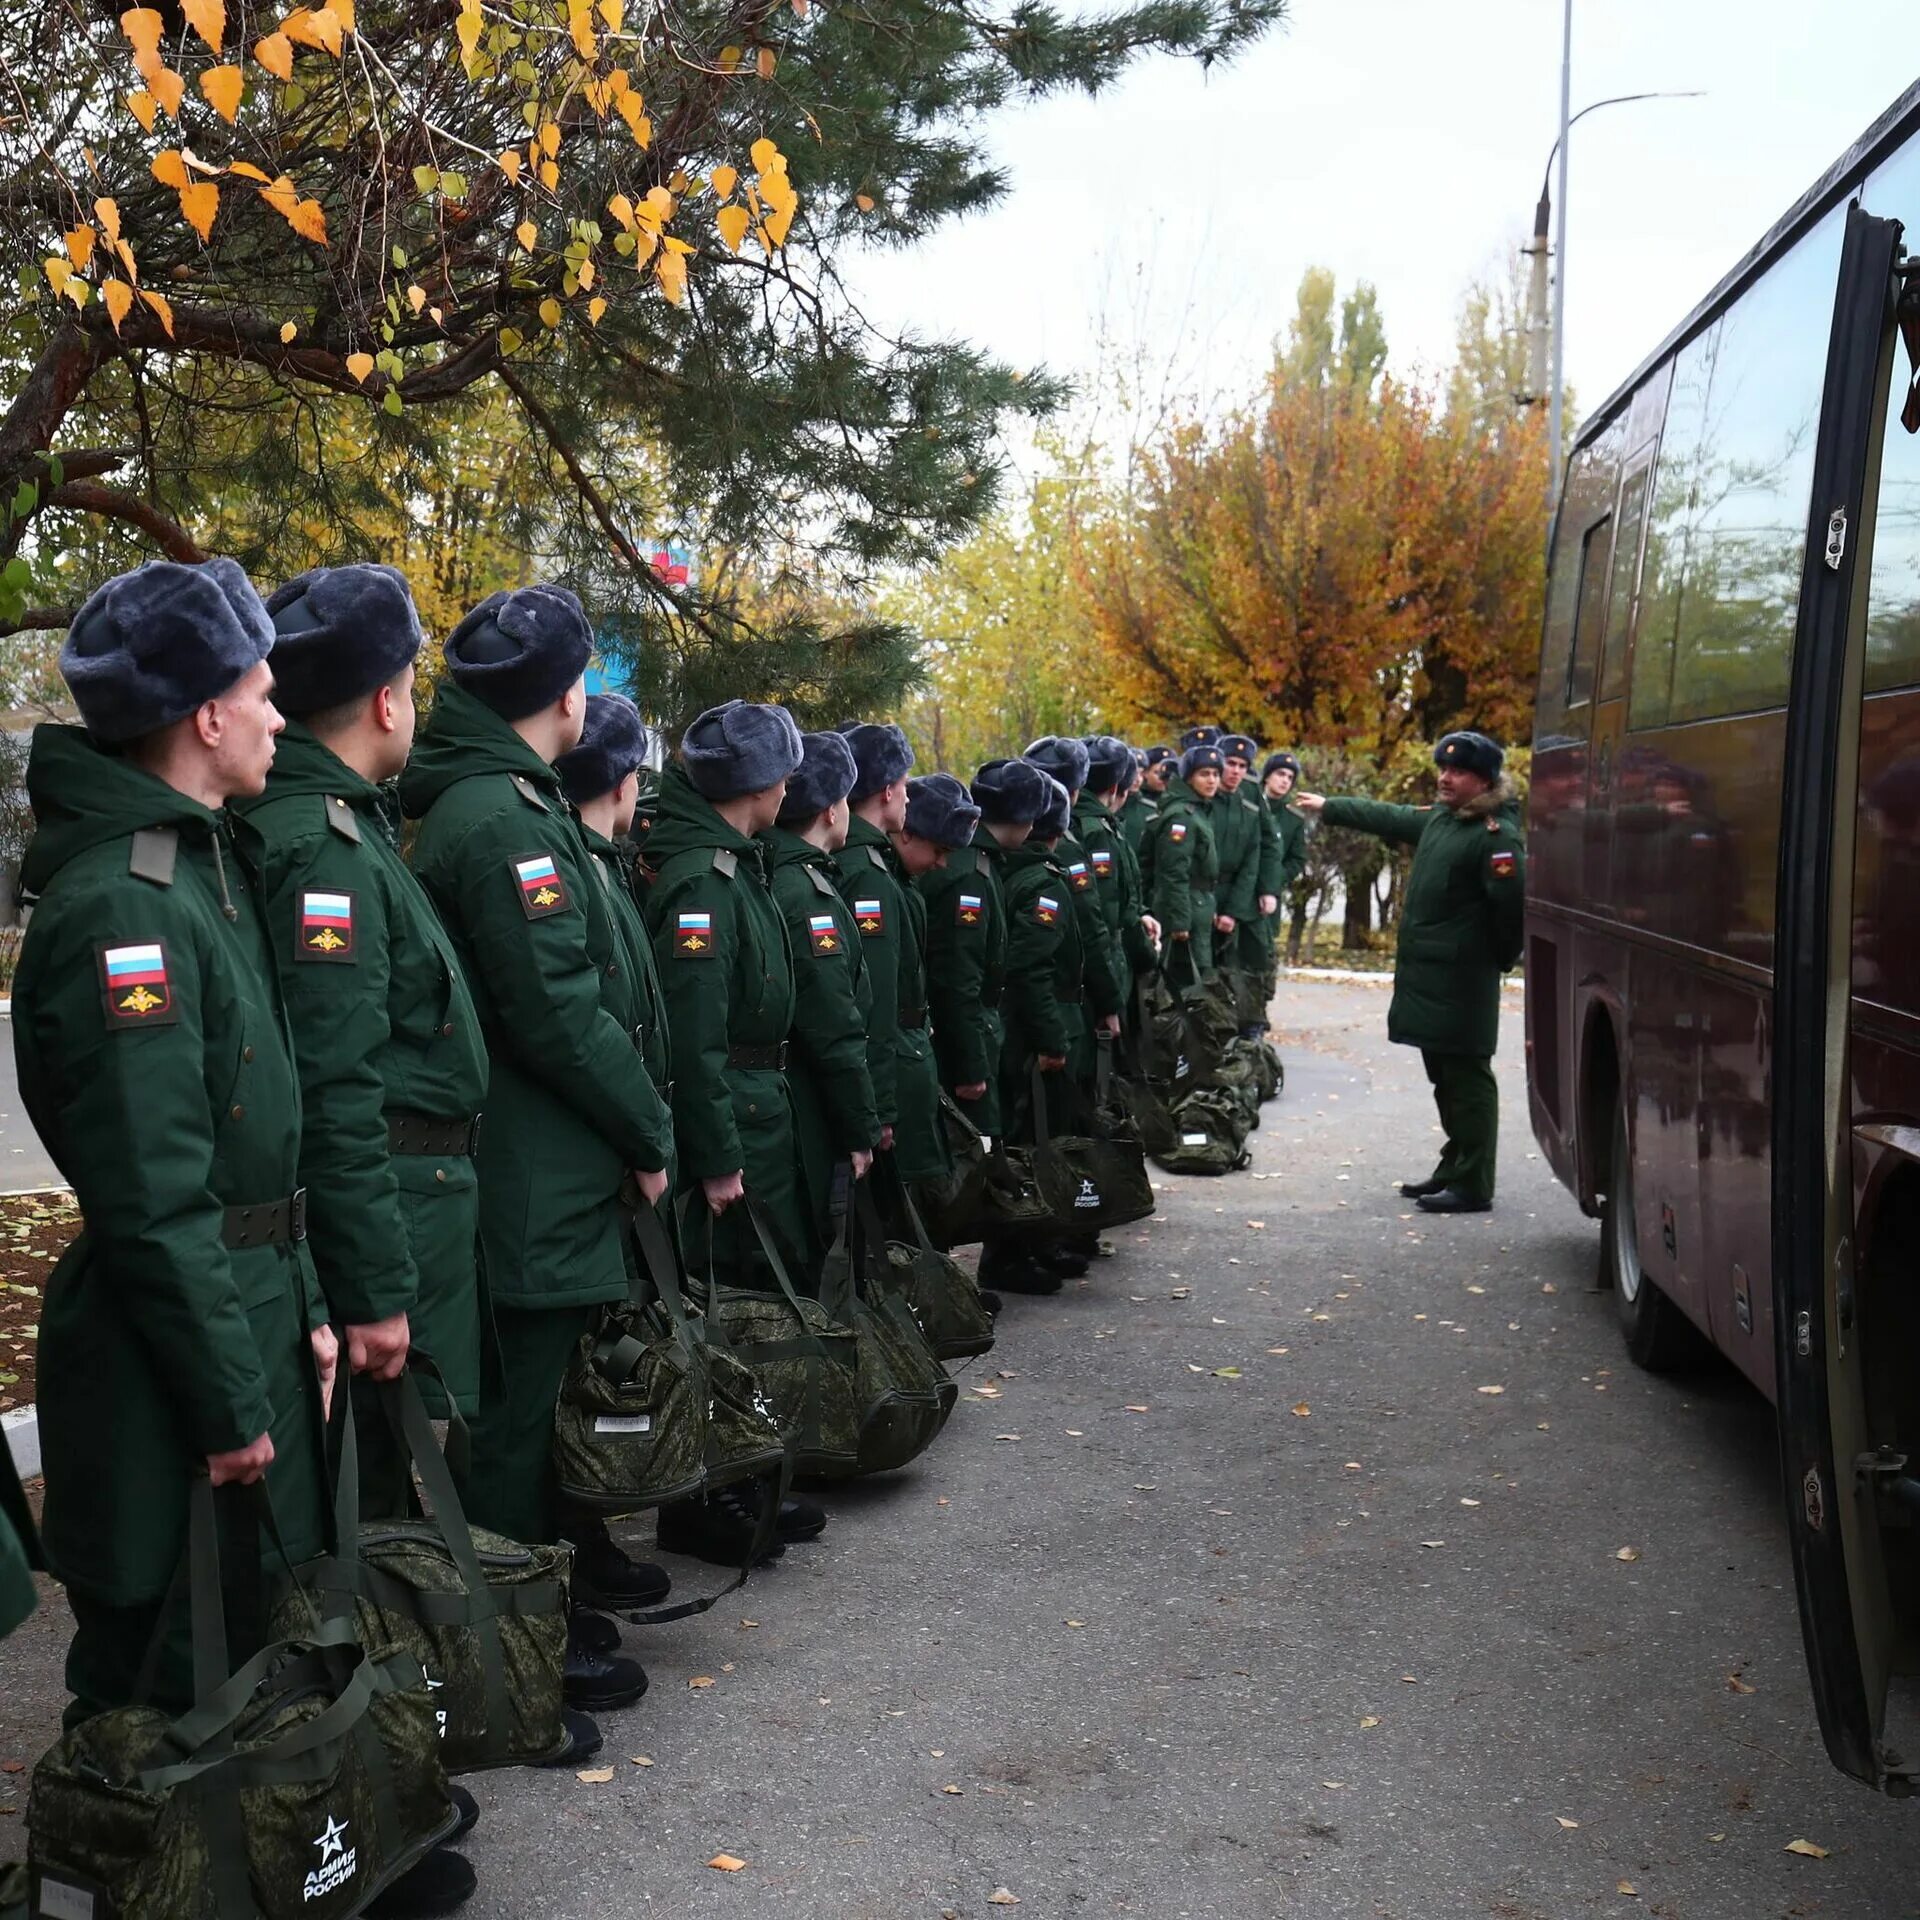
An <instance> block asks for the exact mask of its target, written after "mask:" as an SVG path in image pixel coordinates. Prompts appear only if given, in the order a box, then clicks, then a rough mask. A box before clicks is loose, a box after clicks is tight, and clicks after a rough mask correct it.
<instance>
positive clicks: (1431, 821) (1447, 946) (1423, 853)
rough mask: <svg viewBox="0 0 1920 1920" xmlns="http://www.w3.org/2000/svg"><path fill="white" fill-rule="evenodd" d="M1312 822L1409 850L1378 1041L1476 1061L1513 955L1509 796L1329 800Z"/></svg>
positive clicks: (1488, 1047) (1491, 1032)
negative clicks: (1389, 992)
mask: <svg viewBox="0 0 1920 1920" xmlns="http://www.w3.org/2000/svg"><path fill="white" fill-rule="evenodd" d="M1321 818H1322V819H1323V820H1324V821H1325V822H1326V824H1327V825H1328V826H1330V827H1352V828H1354V829H1356V830H1357V831H1358V832H1361V833H1372V834H1378V835H1379V836H1380V838H1381V839H1383V840H1397V841H1401V842H1403V843H1404V844H1406V845H1408V846H1411V847H1412V848H1413V849H1414V854H1413V869H1412V871H1411V872H1410V873H1409V874H1408V875H1407V892H1406V899H1405V902H1404V904H1403V905H1402V907H1401V910H1400V934H1399V952H1398V955H1397V957H1396V959H1395V961H1394V968H1393V1004H1392V1006H1391V1007H1390V1008H1389V1009H1388V1012H1387V1037H1388V1039H1390V1040H1395V1041H1398V1042H1400V1043H1401V1044H1402V1045H1403V1046H1409V1047H1420V1048H1423V1049H1425V1050H1426V1051H1427V1052H1429V1053H1458V1054H1468V1055H1471V1056H1473V1057H1475V1058H1480V1059H1484V1058H1486V1057H1488V1056H1489V1055H1491V1054H1492V1053H1493V1051H1494V1048H1495V1046H1496V1045H1497V1043H1498V1041H1499V1037H1500V976H1501V974H1503V973H1504V972H1505V971H1506V970H1507V968H1509V967H1510V966H1512V965H1513V964H1514V962H1515V961H1516V960H1518V959H1519V958H1520V947H1521V937H1522V936H1521V920H1522V912H1523V906H1524V897H1525V887H1526V847H1525V844H1524V842H1523V841H1522V838H1521V834H1520V814H1519V808H1518V806H1517V804H1516V803H1515V801H1514V799H1513V795H1512V791H1511V789H1510V788H1508V787H1507V785H1506V784H1505V782H1502V783H1501V784H1500V785H1499V786H1498V787H1493V788H1490V789H1489V790H1488V791H1487V792H1485V793H1483V794H1481V795H1479V796H1478V797H1477V798H1476V799H1473V800H1470V801H1468V802H1467V803H1466V805H1465V806H1462V807H1458V808H1448V807H1438V806H1436V807H1396V806H1389V805H1387V804H1386V803H1385V802H1384V801H1379V800H1355V799H1339V800H1329V801H1328V802H1327V806H1326V811H1325V812H1324V813H1323V814H1322V815H1321Z"/></svg>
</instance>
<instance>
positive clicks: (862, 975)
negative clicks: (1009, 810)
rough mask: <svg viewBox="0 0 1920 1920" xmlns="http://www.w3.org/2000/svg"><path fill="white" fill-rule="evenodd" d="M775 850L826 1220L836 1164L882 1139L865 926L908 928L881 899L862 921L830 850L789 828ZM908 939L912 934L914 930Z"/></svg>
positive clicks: (797, 1098) (803, 1088)
mask: <svg viewBox="0 0 1920 1920" xmlns="http://www.w3.org/2000/svg"><path fill="white" fill-rule="evenodd" d="M759 838H760V841H761V843H762V845H764V846H765V848H766V850H767V859H768V863H769V865H770V867H771V869H772V871H771V885H772V887H773V898H774V903H775V905H777V906H778V907H779V909H780V913H781V917H782V918H783V919H784V920H785V921H786V923H787V945H788V948H789V950H790V951H791V953H792V955H793V989H794V992H793V998H794V1014H793V1060H792V1063H791V1068H790V1071H789V1074H788V1079H787V1084H788V1085H789V1086H790V1087H791V1088H792V1089H793V1106H794V1118H795V1120H796V1122H797V1124H798V1128H799V1138H800V1157H801V1160H802V1161H803V1162H804V1163H805V1165H806V1169H807V1194H808V1198H809V1200H810V1202H811V1204H812V1208H813V1218H814V1221H815V1223H816V1225H819V1226H822V1227H824V1226H825V1225H826V1224H827V1222H828V1220H829V1217H830V1212H831V1201H832V1192H833V1175H834V1170H835V1168H836V1167H837V1166H838V1165H839V1164H840V1163H841V1162H842V1161H843V1160H845V1159H846V1157H847V1156H848V1155H849V1154H850V1153H853V1152H856V1151H864V1150H867V1149H870V1148H872V1147H874V1146H877V1145H878V1144H879V1140H880V1115H879V1112H878V1109H877V1108H876V1106H875V1104H874V1094H873V1077H872V1075H871V1073H870V1072H869V1071H868V1067H867V1036H868V1032H869V1029H870V1027H871V1025H872V1020H873V990H872V987H871V985H870V984H869V982H868V979H867V966H866V960H865V957H864V954H863V951H862V949H863V947H864V945H865V940H863V938H862V928H863V927H869V926H870V927H871V928H872V933H871V934H870V935H868V936H867V938H869V939H874V940H879V939H882V938H885V937H886V936H887V934H888V933H889V932H890V933H891V935H892V937H893V939H894V940H895V941H898V940H899V938H900V937H901V934H902V931H903V930H902V929H899V928H893V929H887V928H886V926H885V922H886V919H887V917H888V915H887V905H886V903H885V902H883V901H881V900H880V899H879V898H878V897H877V895H876V896H873V897H870V898H869V899H868V900H867V901H866V902H865V903H864V904H867V905H869V906H870V907H871V908H872V909H873V910H872V911H871V912H869V913H867V914H865V915H863V916H862V917H861V920H860V921H859V922H857V923H856V921H855V919H854V914H853V909H852V908H851V907H849V906H848V904H847V902H846V901H845V900H843V899H842V898H841V897H840V889H839V887H838V886H836V885H835V884H834V876H835V875H836V873H837V872H838V869H837V868H836V867H835V865H834V862H833V856H832V854H830V853H825V852H822V851H821V849H820V848H818V847H816V846H814V845H812V844H811V843H810V842H809V841H806V840H803V839H802V838H801V837H800V836H799V835H798V834H797V833H788V832H787V831H786V830H785V829H784V828H782V827H769V828H768V829H767V831H766V832H765V833H763V834H761V835H760V836H759ZM907 937H909V938H911V934H910V933H908V935H907Z"/></svg>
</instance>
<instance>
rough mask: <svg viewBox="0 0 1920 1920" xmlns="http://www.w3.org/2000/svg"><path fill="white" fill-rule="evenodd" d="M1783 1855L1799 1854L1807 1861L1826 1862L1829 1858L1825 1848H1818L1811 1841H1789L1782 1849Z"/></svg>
mask: <svg viewBox="0 0 1920 1920" xmlns="http://www.w3.org/2000/svg"><path fill="white" fill-rule="evenodd" d="M1780 1851H1781V1852H1782V1853H1797V1854H1799V1855H1801V1857H1802V1858H1804V1859H1807V1860H1824V1859H1825V1858H1826V1857H1827V1850H1826V1848H1825V1847H1816V1846H1815V1845H1814V1844H1813V1842H1812V1841H1811V1840H1789V1841H1788V1842H1787V1844H1786V1845H1785V1846H1784V1847H1782V1848H1781V1849H1780Z"/></svg>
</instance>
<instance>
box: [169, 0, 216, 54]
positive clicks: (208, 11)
mask: <svg viewBox="0 0 1920 1920" xmlns="http://www.w3.org/2000/svg"><path fill="white" fill-rule="evenodd" d="M180 11H181V12H182V13H183V14H184V15H185V16H186V21H187V25H188V26H190V27H191V28H192V29H193V30H194V32H195V33H197V34H198V35H199V36H200V38H201V39H202V40H204V41H205V42H206V43H207V45H208V46H210V47H211V48H212V49H213V50H214V52H215V53H218V52H219V51H220V42H221V41H222V40H224V39H225V38H226V33H227V0H180Z"/></svg>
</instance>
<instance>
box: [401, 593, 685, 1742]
mask: <svg viewBox="0 0 1920 1920" xmlns="http://www.w3.org/2000/svg"><path fill="white" fill-rule="evenodd" d="M592 648H593V629H592V628H591V627H590V626H589V625H588V622H587V617H586V614H585V612H584V611H583V610H582V608H581V606H580V603H579V601H578V600H577V599H575V598H574V596H573V595H572V594H571V593H569V592H567V591H566V590H565V589H564V588H561V587H552V586H529V587H519V588H515V589H513V590H511V591H506V592H501V593H496V594H492V595H490V596H489V597H488V598H487V599H485V600H483V601H482V602H481V603H480V605H479V606H477V607H476V608H474V610H473V611H472V612H471V613H469V614H468V615H467V617H466V618H465V619H464V620H462V621H461V622H460V624H459V625H458V626H457V627H455V628H454V630H453V632H452V633H451V634H450V635H449V636H448V637H447V640H446V643H445V649H444V651H445V654H446V662H447V674H448V678H447V679H446V680H445V681H443V682H442V684H441V686H440V688H439V691H438V693H437V695H436V697H435V699H434V703H433V712H432V714H431V715H430V716H429V718H428V720H427V723H426V725H425V726H424V727H423V728H422V729H421V732H420V738H419V741H418V744H417V746H416V748H415V750H414V754H413V758H412V760H411V761H410V763H409V764H408V766H407V769H406V772H405V773H404V774H403V775H402V776H401V780H400V799H401V804H402V805H403V806H404V807H405V809H406V811H407V813H408V814H409V815H410V816H412V817H413V818H414V819H416V820H418V821H419V823H420V824H419V829H418V833H417V836H416V839H415V842H414V850H413V862H414V871H415V872H416V873H417V874H418V875H419V877H420V880H421V883H422V884H423V885H424V886H425V888H426V890H427V894H428V897H429V898H430V899H431V900H432V901H433V903H434V905H435V907H437V908H438V910H439V913H440V917H441V919H442V921H443V922H444V923H445V925H446V927H447V930H448V931H449V933H451V935H452V936H453V941H454V946H455V950H456V952H457V953H458V955H459V957H460V961H461V964H462V966H463V967H464V969H465V972H466V977H467V983H468V985H469V987H470V988H471V990H472V992H473V996H474V1000H475V1003H476V1005H477V1006H478V1008H479V1012H480V1021H481V1030H482V1032H483V1033H484V1035H485V1036H486V1043H487V1054H488V1062H489V1069H490V1078H489V1082H488V1087H487V1100H486V1106H487V1120H486V1125H485V1126H484V1127H483V1128H482V1129H481V1131H480V1137H479V1141H478V1143H477V1146H476V1149H475V1154H474V1161H475V1165H476V1167H477V1169H478V1172H479V1176H480V1244H481V1252H482V1257H483V1259H484V1261H485V1266H486V1275H487V1284H488V1289H489V1292H490V1293H491V1296H492V1299H493V1307H494V1317H495V1322H496V1325H497V1326H498V1329H499V1336H500V1338H499V1345H500V1355H501V1363H502V1374H503V1380H502V1383H501V1386H500V1389H499V1391H497V1392H495V1393H491V1394H489V1395H488V1396H486V1397H485V1399H484V1400H483V1402H482V1405H481V1409H480V1414H479V1417H478V1418H477V1419H476V1420H475V1421H474V1423H473V1453H472V1462H471V1467H470V1471H469V1474H468V1479H467V1486H466V1489H465V1494H466V1500H467V1507H468V1512H469V1514H470V1515H471V1517H472V1518H473V1519H474V1520H476V1521H478V1522H479V1523H480V1524H481V1525H482V1526H485V1527H490V1528H491V1529H492V1530H493V1531H494V1532H496V1533H504V1534H506V1535H507V1536H508V1537H509V1538H511V1539H516V1540H527V1541H532V1542H538V1543H548V1542H552V1541H555V1540H558V1539H559V1538H560V1537H561V1535H562V1530H563V1528H564V1530H565V1533H566V1536H567V1537H568V1538H570V1539H572V1540H573V1541H574V1542H575V1544H576V1547H577V1549H578V1552H577V1557H576V1559H575V1564H574V1585H573V1596H574V1599H575V1602H576V1612H575V1615H574V1619H573V1622H572V1627H571V1631H570V1632H569V1635H568V1642H567V1670H566V1686H567V1698H568V1701H569V1703H570V1709H571V1711H570V1715H569V1729H570V1731H572V1733H573V1734H574V1748H575V1750H574V1752H573V1753H570V1754H569V1755H568V1756H567V1758H568V1759H569V1760H572V1759H574V1758H577V1757H578V1755H579V1754H580V1753H581V1752H582V1751H591V1750H592V1749H593V1748H595V1747H597V1746H598V1744H599V1738H600V1736H599V1732H598V1730H597V1728H595V1727H594V1725H593V1723H592V1721H591V1720H590V1719H588V1718H587V1714H588V1713H589V1712H591V1711H592V1710H595V1709H613V1708H618V1707H622V1706H628V1705H631V1704H632V1702H633V1701H635V1700H637V1699H638V1698H639V1697H640V1695H641V1694H642V1693H643V1692H644V1691H645V1689H646V1684H647V1680H646V1674H645V1673H644V1672H643V1671H642V1669H641V1667H640V1664H639V1662H638V1661H635V1660H632V1659H629V1658H627V1657H626V1656H624V1655H621V1654H619V1653H617V1652H615V1651H614V1649H615V1648H616V1647H617V1646H618V1641H619V1634H618V1629H617V1628H616V1627H615V1626H614V1625H613V1623H612V1622H611V1621H609V1620H607V1619H606V1618H605V1617H604V1616H603V1615H601V1614H596V1613H593V1612H590V1611H588V1609H589V1608H590V1607H591V1606H594V1605H599V1606H605V1607H620V1608H626V1607H633V1606H646V1605H648V1604H650V1603H651V1602H652V1601H653V1600H654V1599H657V1598H658V1597H659V1596H660V1594H661V1593H662V1592H663V1591H664V1582H665V1576H664V1575H663V1574H662V1573H661V1572H660V1570H659V1569H658V1568H657V1567H651V1566H647V1565H644V1564H641V1563H637V1562H635V1561H632V1560H630V1559H628V1558H627V1556H626V1555H625V1554H624V1553H623V1552H622V1551H621V1550H620V1549H619V1548H618V1547H616V1546H615V1545H614V1543H613V1542H612V1540H611V1539H609V1538H608V1537H607V1535H606V1533H605V1530H604V1528H601V1527H598V1526H595V1525H593V1524H592V1523H591V1522H589V1521H588V1520H587V1519H586V1518H585V1517H584V1516H566V1515H563V1514H562V1512H561V1510H560V1505H559V1497H558V1490H557V1488H556V1485H555V1482H554V1477H553V1468H552V1435H553V1409H554V1403H555V1401H556V1400H557V1398H558V1397H559V1391H560V1383H561V1381H562V1380H563V1378H564V1377H565V1374H566V1369H567V1363H568V1361H569V1360H570V1359H571V1357H572V1355H573V1350H574V1348H575V1346H576V1345H577V1344H578V1343H579V1340H580V1337H581V1335H582V1334H583V1333H585V1332H586V1331H587V1329H588V1328H589V1327H590V1326H591V1325H592V1324H593V1322H594V1319H595V1316H596V1314H597V1312H598V1310H599V1308H601V1307H602V1306H605V1305H608V1304H610V1303H612V1302H614V1301H618V1300H624V1299H625V1298H626V1296H627V1266H626V1247H625V1228H624V1220H623V1216H622V1213H621V1206H620V1188H621V1183H622V1181H623V1180H626V1179H627V1178H629V1177H631V1179H632V1180H633V1182H634V1185H635V1186H636V1188H637V1189H638V1190H639V1192H640V1194H641V1196H642V1198H643V1199H645V1200H647V1201H649V1202H653V1201H657V1200H658V1199H659V1198H660V1197H661V1195H662V1194H664V1193H665V1192H666V1190H667V1178H668V1176H667V1167H668V1164H669V1162H670V1159H671V1157H672V1152H673V1123H672V1116H671V1115H670V1114H669V1112H668V1110H667V1106H666V1102H665V1101H664V1099H663V1098H662V1097H661V1093H660V1090H659V1088H658V1087H657V1085H656V1084H655V1082H654V1080H653V1078H652V1077H651V1076H650V1075H649V1073H648V1072H647V1068H646V1062H645V1060H644V1059H643V1057H642V1055H641V1052H640V1050H639V1046H638V1044H637V1043H636V1040H635V1029H636V1027H638V1026H639V1025H640V1023H641V1015H642V1011H643V1009H642V1005H641V1001H640V999H639V997H638V992H639V987H640V982H639V981H638V980H637V978H636V977H635V975H634V973H633V971H632V970H631V969H630V968H622V967H621V966H620V964H619V962H620V950H619V934H618V930H617V924H616V922H615V920H614V917H613V910H612V907H611V905H610V903H609V900H608V897H607V892H606V889H605V888H603V887H602V886H601V884H600V881H599V879H598V877H597V874H596V871H595V869H594V866H593V862H592V860H591V858H590V857H589V855H588V852H587V846H586V842H585V841H584V840H583V839H582V838H581V833H580V828H579V825H578V823H577V822H576V821H575V819H574V816H573V810H572V809H571V807H569V806H568V804H567V800H566V796H565V795H564V793H563V792H562V791H561V786H560V777H559V775H558V774H557V773H555V772H554V770H553V765H552V763H553V761H554V760H556V759H558V758H559V756H560V755H561V754H563V753H566V752H568V751H569V750H570V749H572V748H573V747H575V746H577V745H578V744H579V741H580V735H581V729H582V726H583V723H584V719H585V714H586V697H587V696H586V686H585V673H586V665H587V660H588V657H589V655H590V654H591V652H592Z"/></svg>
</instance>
